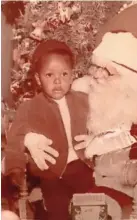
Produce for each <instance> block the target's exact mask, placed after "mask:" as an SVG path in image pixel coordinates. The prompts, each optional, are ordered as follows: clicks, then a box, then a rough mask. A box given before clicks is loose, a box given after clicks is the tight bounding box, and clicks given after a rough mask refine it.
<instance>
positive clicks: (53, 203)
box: [6, 40, 94, 220]
mask: <svg viewBox="0 0 137 220" xmlns="http://www.w3.org/2000/svg"><path fill="white" fill-rule="evenodd" d="M73 65H74V61H73V55H72V52H71V50H70V49H69V47H68V46H67V45H66V44H65V43H63V42H59V41H56V40H48V41H46V42H43V43H41V44H40V45H39V46H38V47H37V49H36V51H35V52H34V56H33V61H32V67H33V69H34V71H35V72H36V75H37V79H38V82H39V83H40V85H41V87H42V93H40V94H39V95H37V96H36V97H34V98H33V99H32V100H30V101H27V102H25V103H23V104H22V105H21V106H20V108H19V110H18V111H17V115H16V118H15V121H14V123H13V125H12V127H11V129H10V132H9V134H8V147H7V150H6V174H7V175H9V176H10V177H11V179H12V182H14V183H15V184H20V179H21V177H22V175H23V171H24V169H25V156H24V152H25V146H26V147H28V145H29V144H28V139H29V138H28V136H27V135H29V134H30V135H31V136H32V141H33V144H34V149H31V151H30V153H31V156H32V158H33V159H32V158H31V161H30V162H29V169H30V172H31V174H33V175H35V176H38V177H40V180H41V189H42V192H43V197H44V203H45V205H46V208H47V210H48V216H49V218H48V219H49V220H56V219H58V220H67V219H69V214H68V207H69V204H70V200H71V198H72V195H73V194H74V193H85V192H87V191H89V189H91V188H92V187H93V186H94V179H93V175H92V174H93V172H92V169H90V168H89V167H88V166H87V165H86V164H85V163H84V162H83V161H82V160H80V158H82V156H81V155H82V154H81V152H79V151H75V149H74V146H75V144H76V141H75V136H77V135H83V134H84V135H86V132H87V130H86V121H87V114H88V100H87V95H86V94H84V93H82V92H74V91H71V90H70V86H71V83H72V69H73ZM38 134H39V135H38ZM38 137H39V138H38ZM42 138H45V139H42ZM46 138H47V139H46ZM38 139H39V140H38ZM37 140H38V141H37ZM42 140H47V142H46V141H45V146H43V141H42ZM79 140H80V139H79ZM24 141H25V146H24ZM36 145H37V146H36ZM38 145H39V146H38ZM49 145H50V146H49ZM35 147H36V148H37V149H38V148H39V151H35V149H36V148H35ZM44 147H45V148H44ZM28 149H29V147H28ZM43 149H45V151H46V154H45V164H41V166H42V165H43V166H44V165H45V167H44V168H43V170H42V169H39V168H38V166H39V165H38V161H40V159H42V158H43ZM36 152H37V153H36ZM38 152H39V153H38ZM34 161H35V162H34ZM36 163H37V165H38V166H36ZM39 167H40V166H39Z"/></svg>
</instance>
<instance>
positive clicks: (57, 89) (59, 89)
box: [53, 88, 62, 92]
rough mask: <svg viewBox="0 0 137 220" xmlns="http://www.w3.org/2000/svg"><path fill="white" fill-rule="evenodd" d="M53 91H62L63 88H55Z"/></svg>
mask: <svg viewBox="0 0 137 220" xmlns="http://www.w3.org/2000/svg"><path fill="white" fill-rule="evenodd" d="M53 92H62V89H61V88H55V89H53Z"/></svg>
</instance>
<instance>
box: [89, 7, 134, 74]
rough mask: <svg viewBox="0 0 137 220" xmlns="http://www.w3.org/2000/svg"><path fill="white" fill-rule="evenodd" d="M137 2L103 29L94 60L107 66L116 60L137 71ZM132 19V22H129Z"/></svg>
mask: <svg viewBox="0 0 137 220" xmlns="http://www.w3.org/2000/svg"><path fill="white" fill-rule="evenodd" d="M135 20H137V4H135V5H133V6H131V7H129V8H127V9H126V10H125V11H123V12H121V13H120V14H119V15H117V16H115V17H114V18H113V19H112V20H111V21H109V22H108V23H107V24H106V25H104V27H103V29H101V32H103V35H102V33H101V34H100V33H99V34H98V35H99V37H97V42H100V44H99V45H98V44H97V47H96V48H95V50H94V51H93V56H92V62H93V63H94V64H97V65H99V66H102V67H106V66H107V64H108V63H109V62H114V63H117V64H120V65H122V66H124V67H127V68H129V69H131V70H133V71H135V72H136V71H137V26H136V24H135ZM129 21H130V22H129Z"/></svg>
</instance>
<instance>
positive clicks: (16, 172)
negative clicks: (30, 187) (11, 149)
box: [8, 168, 25, 187]
mask: <svg viewBox="0 0 137 220" xmlns="http://www.w3.org/2000/svg"><path fill="white" fill-rule="evenodd" d="M8 177H9V179H10V182H11V183H12V184H13V185H15V186H17V187H21V186H22V184H23V181H24V177H25V173H24V172H23V171H22V170H21V169H20V168H15V169H13V170H12V171H11V173H10V174H9V176H8Z"/></svg>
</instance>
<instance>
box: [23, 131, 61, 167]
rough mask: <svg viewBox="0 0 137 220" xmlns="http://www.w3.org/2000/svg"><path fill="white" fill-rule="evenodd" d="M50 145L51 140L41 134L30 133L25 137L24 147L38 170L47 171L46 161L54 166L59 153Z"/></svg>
mask: <svg viewBox="0 0 137 220" xmlns="http://www.w3.org/2000/svg"><path fill="white" fill-rule="evenodd" d="M51 144H52V140H50V139H48V138H47V137H45V136H44V135H42V134H37V133H33V132H30V133H28V134H26V136H25V139H24V145H25V147H26V148H27V149H28V150H29V152H30V155H31V157H32V158H33V160H34V162H35V163H36V165H37V166H38V168H39V169H40V170H47V169H49V166H48V165H47V163H46V161H48V162H50V163H51V164H56V158H57V157H58V156H59V153H58V151H56V150H55V149H53V148H52V147H51V146H50V145H51Z"/></svg>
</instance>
